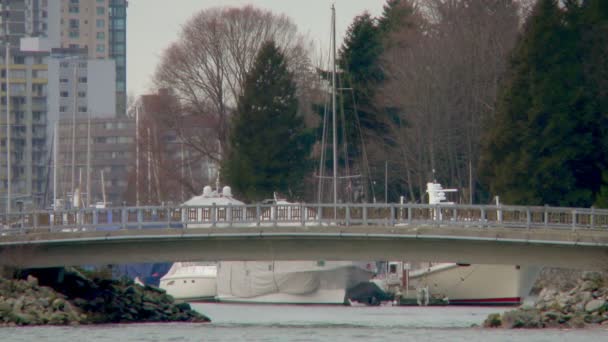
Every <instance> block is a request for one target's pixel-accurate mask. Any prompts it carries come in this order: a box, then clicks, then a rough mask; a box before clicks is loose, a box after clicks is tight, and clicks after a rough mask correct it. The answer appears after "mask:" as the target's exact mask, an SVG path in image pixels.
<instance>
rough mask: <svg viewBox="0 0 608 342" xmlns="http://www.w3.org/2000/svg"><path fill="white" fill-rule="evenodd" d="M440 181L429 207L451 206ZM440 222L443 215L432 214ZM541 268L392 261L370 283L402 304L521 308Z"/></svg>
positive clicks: (430, 193) (430, 189)
mask: <svg viewBox="0 0 608 342" xmlns="http://www.w3.org/2000/svg"><path fill="white" fill-rule="evenodd" d="M455 191H457V190H456V189H443V188H442V186H441V184H439V183H437V182H430V183H427V193H428V196H429V204H443V205H450V204H453V203H452V202H447V201H446V196H445V193H446V192H455ZM432 215H433V217H435V218H437V219H439V220H441V213H440V212H435V211H433V213H432ZM539 272H540V267H535V266H518V265H481V264H474V265H470V264H461V263H427V265H422V264H419V265H418V266H417V267H412V265H410V263H404V262H399V261H391V262H389V263H388V264H387V269H386V270H385V272H381V275H380V276H379V277H377V278H376V279H373V280H372V282H371V283H373V284H375V285H376V286H377V287H378V288H379V289H380V290H381V291H384V292H387V293H391V294H393V295H395V297H397V298H399V299H401V303H406V304H414V305H415V304H418V305H428V304H429V303H430V302H432V301H433V300H435V303H440V304H451V305H519V304H521V303H523V301H524V299H525V298H526V297H527V296H528V295H529V293H530V290H531V289H532V286H533V285H534V282H535V281H536V278H537V277H538V274H539Z"/></svg>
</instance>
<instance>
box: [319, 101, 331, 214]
mask: <svg viewBox="0 0 608 342" xmlns="http://www.w3.org/2000/svg"><path fill="white" fill-rule="evenodd" d="M328 97H329V94H326V99H325V105H324V108H323V126H322V133H321V156H320V158H319V174H320V175H321V176H322V177H323V175H324V171H325V152H326V151H325V148H326V144H327V141H326V139H327V120H328V112H329V103H328V101H327V99H328ZM322 194H323V180H322V178H321V179H319V187H318V192H317V203H321V200H322V198H323V196H322Z"/></svg>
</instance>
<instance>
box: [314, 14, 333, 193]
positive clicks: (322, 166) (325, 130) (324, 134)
mask: <svg viewBox="0 0 608 342" xmlns="http://www.w3.org/2000/svg"><path fill="white" fill-rule="evenodd" d="M329 28H330V29H329V30H327V32H329V34H328V35H329V39H328V41H329V42H330V43H329V49H328V51H330V50H331V40H332V32H331V31H332V25H331V24H330V25H329ZM328 56H331V54H329V55H328ZM321 64H323V63H322V62H321ZM330 64H331V58H327V61H326V65H325V70H323V69H321V70H322V72H321V74H320V75H319V78H320V80H321V81H322V82H321V84H323V85H325V83H326V82H325V81H326V80H327V76H325V77H324V76H323V75H324V73H323V71H328V70H329V68H330ZM325 75H327V73H325ZM329 102H330V93H327V92H326V93H325V101H324V108H323V129H322V133H321V157H320V160H319V175H320V176H321V178H319V185H318V192H317V203H321V202H322V199H323V175H324V170H325V158H326V155H325V153H326V145H327V141H326V139H327V134H328V127H327V126H328V125H327V120H328V116H329Z"/></svg>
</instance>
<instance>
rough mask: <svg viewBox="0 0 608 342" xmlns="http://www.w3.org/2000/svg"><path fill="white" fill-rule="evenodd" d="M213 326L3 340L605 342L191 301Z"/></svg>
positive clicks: (13, 334) (467, 315)
mask: <svg viewBox="0 0 608 342" xmlns="http://www.w3.org/2000/svg"><path fill="white" fill-rule="evenodd" d="M193 306H194V307H195V308H196V309H197V310H199V311H201V312H203V313H205V314H207V315H208V316H210V317H211V319H212V320H213V323H211V324H183V323H168V324H129V325H126V324H124V325H103V326H80V327H25V328H0V341H24V342H25V341H27V342H29V341H61V342H72V341H109V342H118V341H286V342H300V341H336V342H342V341H349V342H350V341H366V342H374V341H382V342H386V341H466V342H471V341H490V342H494V341H547V342H549V341H550V342H557V341H568V342H570V341H602V340H606V338H608V327H605V328H593V329H584V330H557V329H543V330H501V329H483V328H472V327H471V326H472V325H473V324H481V322H482V321H483V320H484V319H485V317H486V316H487V315H488V314H489V313H492V312H500V311H504V310H506V309H504V308H478V307H477V308H466V307H427V308H419V307H342V306H260V305H236V304H194V305H193Z"/></svg>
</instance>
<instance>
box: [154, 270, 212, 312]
mask: <svg viewBox="0 0 608 342" xmlns="http://www.w3.org/2000/svg"><path fill="white" fill-rule="evenodd" d="M216 277H217V265H216V264H215V263H200V262H175V263H173V265H172V266H171V268H170V269H169V272H167V274H166V275H165V276H164V277H162V278H161V279H160V288H161V289H164V290H165V291H167V293H168V294H170V295H171V296H173V298H175V299H177V300H180V301H187V302H198V301H213V300H214V299H215V296H216V294H217V289H216Z"/></svg>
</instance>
